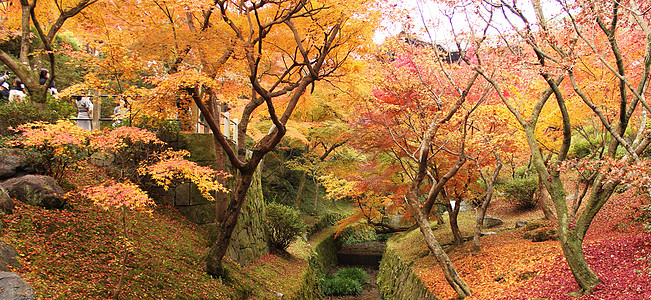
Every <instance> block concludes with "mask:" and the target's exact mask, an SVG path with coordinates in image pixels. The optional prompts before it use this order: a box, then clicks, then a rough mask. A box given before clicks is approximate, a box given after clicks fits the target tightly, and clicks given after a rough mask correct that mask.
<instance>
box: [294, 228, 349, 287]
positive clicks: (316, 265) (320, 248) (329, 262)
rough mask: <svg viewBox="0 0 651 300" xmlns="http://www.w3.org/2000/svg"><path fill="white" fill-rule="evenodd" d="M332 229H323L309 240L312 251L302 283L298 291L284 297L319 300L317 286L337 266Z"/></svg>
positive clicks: (335, 243)
mask: <svg viewBox="0 0 651 300" xmlns="http://www.w3.org/2000/svg"><path fill="white" fill-rule="evenodd" d="M334 235H335V234H334V227H330V228H328V229H325V230H323V231H321V232H319V233H317V234H316V235H315V236H313V237H312V238H310V241H309V242H310V244H312V245H315V246H313V251H312V253H311V255H310V257H309V259H308V266H307V270H305V272H304V273H303V281H302V282H301V285H300V286H299V288H298V290H297V291H296V292H294V293H291V294H288V295H285V296H286V297H287V298H288V299H290V300H312V299H321V298H322V296H321V292H320V291H319V284H320V280H321V278H323V277H324V276H325V275H326V273H327V272H328V271H329V270H330V268H332V266H334V265H336V264H337V250H339V246H338V244H337V242H335V238H334ZM283 298H284V297H283Z"/></svg>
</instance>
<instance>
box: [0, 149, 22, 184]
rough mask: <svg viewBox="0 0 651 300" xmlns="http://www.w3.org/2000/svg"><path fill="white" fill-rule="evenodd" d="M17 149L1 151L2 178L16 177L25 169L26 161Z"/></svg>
mask: <svg viewBox="0 0 651 300" xmlns="http://www.w3.org/2000/svg"><path fill="white" fill-rule="evenodd" d="M20 155H21V154H20V153H19V152H17V150H1V151H0V180H4V179H9V178H12V177H15V176H16V174H18V173H20V172H22V171H23V169H25V167H26V165H27V164H26V163H24V162H23V160H22V159H21V158H20Z"/></svg>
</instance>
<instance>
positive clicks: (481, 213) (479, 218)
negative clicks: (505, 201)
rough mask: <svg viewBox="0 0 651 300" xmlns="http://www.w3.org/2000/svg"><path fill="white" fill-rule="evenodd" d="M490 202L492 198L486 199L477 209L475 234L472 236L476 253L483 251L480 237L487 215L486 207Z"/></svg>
mask: <svg viewBox="0 0 651 300" xmlns="http://www.w3.org/2000/svg"><path fill="white" fill-rule="evenodd" d="M486 197H488V196H486ZM488 203H490V199H484V201H483V202H482V204H481V206H478V207H477V208H476V209H475V234H474V236H473V237H472V252H475V253H477V252H479V251H481V246H480V244H479V238H481V230H482V228H483V226H484V218H485V217H486V209H487V208H488Z"/></svg>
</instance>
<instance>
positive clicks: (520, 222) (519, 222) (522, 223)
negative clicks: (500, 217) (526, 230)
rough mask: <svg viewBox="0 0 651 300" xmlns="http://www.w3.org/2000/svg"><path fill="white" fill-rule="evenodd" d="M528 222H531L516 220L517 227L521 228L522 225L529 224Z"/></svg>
mask: <svg viewBox="0 0 651 300" xmlns="http://www.w3.org/2000/svg"><path fill="white" fill-rule="evenodd" d="M528 223H529V222H527V221H517V222H515V228H520V227H524V226H527V224H528Z"/></svg>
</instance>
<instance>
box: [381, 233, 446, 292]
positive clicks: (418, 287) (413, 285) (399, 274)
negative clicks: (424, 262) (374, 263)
mask: <svg viewBox="0 0 651 300" xmlns="http://www.w3.org/2000/svg"><path fill="white" fill-rule="evenodd" d="M377 284H378V286H379V288H380V293H382V297H383V299H385V300H394V299H395V300H413V299H423V300H436V299H437V298H436V297H435V296H434V295H432V293H430V292H429V290H428V289H427V287H426V286H425V283H424V282H423V281H422V280H421V279H420V278H418V276H416V274H414V270H413V269H412V268H411V265H410V264H409V263H407V262H405V261H404V260H401V258H400V253H399V251H397V250H396V249H395V248H393V247H392V244H391V243H387V248H386V250H385V251H384V255H383V256H382V261H381V262H380V271H379V273H378V276H377Z"/></svg>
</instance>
